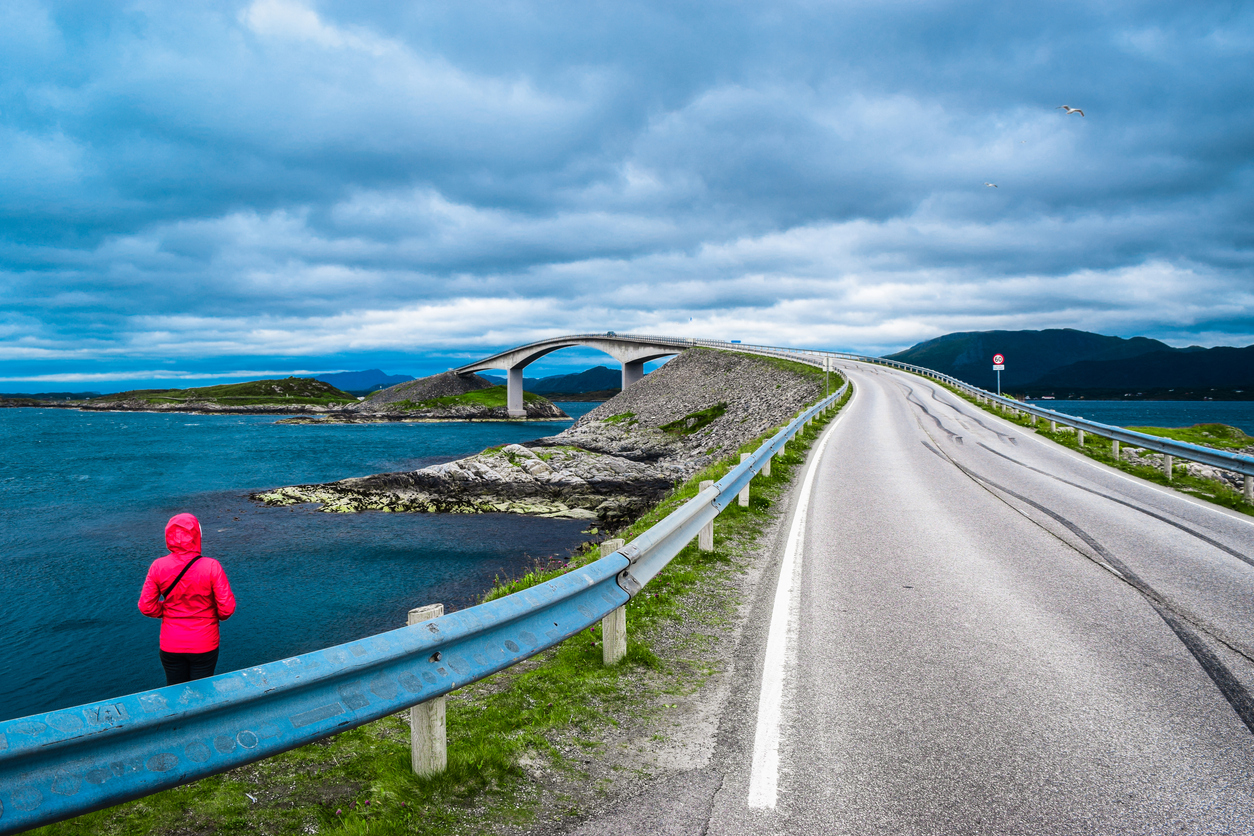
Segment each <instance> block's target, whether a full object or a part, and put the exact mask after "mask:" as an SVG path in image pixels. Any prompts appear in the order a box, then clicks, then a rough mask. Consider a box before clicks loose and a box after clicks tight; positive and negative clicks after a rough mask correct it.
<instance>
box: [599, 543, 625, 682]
mask: <svg viewBox="0 0 1254 836" xmlns="http://www.w3.org/2000/svg"><path fill="white" fill-rule="evenodd" d="M622 547H623V541H622V540H606V541H605V542H603V543H601V557H605V556H606V555H609V554H613V553H614V552H616V551H618V550H619V549H621V548H622ZM626 655H627V605H626V604H624V605H623V606H621V607H619V608H618V609H616V610H614V611H613V612H612V613H610V614H609V615H607V616H605V618H602V619H601V661H602V662H603V663H605V664H606V665H617V664H618V663H619V662H620V661H622V658H623V657H624V656H626Z"/></svg>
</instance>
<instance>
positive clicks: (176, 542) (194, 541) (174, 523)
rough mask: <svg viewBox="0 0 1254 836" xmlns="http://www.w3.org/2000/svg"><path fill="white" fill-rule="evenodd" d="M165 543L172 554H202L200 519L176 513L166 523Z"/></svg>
mask: <svg viewBox="0 0 1254 836" xmlns="http://www.w3.org/2000/svg"><path fill="white" fill-rule="evenodd" d="M165 545H166V548H168V549H169V550H170V553H171V554H200V520H198V519H196V518H195V517H193V516H192V515H191V514H176V515H175V516H173V517H170V521H169V522H168V523H166V524H165Z"/></svg>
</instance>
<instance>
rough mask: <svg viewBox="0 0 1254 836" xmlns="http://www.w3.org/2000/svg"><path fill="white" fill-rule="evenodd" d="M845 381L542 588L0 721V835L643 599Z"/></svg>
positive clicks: (281, 736) (259, 744)
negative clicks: (616, 544)
mask: <svg viewBox="0 0 1254 836" xmlns="http://www.w3.org/2000/svg"><path fill="white" fill-rule="evenodd" d="M848 385H849V384H848V383H846V384H845V385H844V386H842V387H841V388H840V389H839V390H838V391H837V392H836V393H834V394H832V395H831V396H829V397H827V398H824V399H823V400H822V401H820V402H819V403H817V404H815V405H814V406H812V407H811V408H809V409H807V410H806V411H805V412H803V413H802V414H801V415H800V416H798V417H797V418H796V419H794V420H793V421H792V422H790V423H789V424H788V426H786V427H784V428H783V429H782V430H780V431H779V432H778V433H777V434H776V435H775V436H774V437H772V438H771V439H770V440H769V441H767V442H766V443H764V444H763V445H761V446H760V447H759V448H758V450H756V451H755V452H754V453H753V454H752V455H751V456H750V457H749V458H748V459H747V460H746V461H744V462H741V463H740V464H739V465H737V466H736V467H735V468H733V469H732V470H731V471H730V472H729V473H728V474H727V475H726V476H724V477H723V478H722V479H720V480H719V481H718V482H716V483H715V484H714V486H713V487H711V488H707V489H706V490H704V491H702V492H701V493H700V494H699V495H698V496H696V497H694V498H693V499H691V500H689V501H688V502H686V503H685V504H684V505H683V506H682V507H680V508H678V509H676V510H675V511H674V512H672V513H671V514H670V515H668V516H667V517H666V518H665V519H663V520H661V521H660V522H658V523H657V524H656V525H654V526H653V527H652V528H650V529H649V530H648V531H646V532H644V533H643V534H641V535H640V536H639V537H637V538H636V539H634V540H632V541H631V542H630V543H628V544H627V545H626V546H624V547H623V548H622V549H620V550H619V551H617V552H615V553H614V554H611V555H608V556H606V557H603V558H601V559H600V560H597V561H596V562H594V563H590V564H588V565H587V566H584V567H581V568H579V569H575V570H572V571H570V572H567V573H566V574H564V575H562V576H560V577H558V578H554V579H553V580H551V581H548V582H546V583H543V584H540V585H538V586H535V587H532V588H530V589H526V590H523V591H521V592H517V593H514V594H513V595H509V596H507V597H505V598H500V599H497V600H495V601H490V602H488V603H486V604H481V605H480V606H477V607H471V608H469V609H465V610H461V611H459V612H455V613H450V614H448V615H444V616H441V617H439V618H435V619H432V620H430V621H426V622H422V623H420V624H416V625H412V626H407V627H402V628H400V629H397V630H392V631H390V632H387V633H380V634H378V635H375V636H370V637H368V638H364V639H360V640H358V641H354V642H349V643H347V644H342V645H338V646H336V647H330V648H327V649H325V650H318V651H315V652H313V653H306V654H304V655H302V656H295V657H292V658H290V659H282V660H280V661H277V662H270V663H268V664H265V665H259V666H257V667H253V668H248V669H246V670H241V671H234V672H232V673H225V674H221V675H218V676H214V677H211V678H209V679H201V680H197V681H195V682H190V683H187V684H185V685H171V686H168V687H165V688H157V689H155V690H152V691H145V692H143V693H139V694H131V695H129V696H125V697H118V698H116V699H111V700H106V701H104V702H100V703H92V704H89V705H80V706H76V707H74V708H67V709H62V710H59V711H52V712H49V713H47V714H38V715H33V716H30V717H22V718H19V719H16V720H8V721H5V722H2V723H0V833H15V832H18V831H21V830H26V829H28V828H32V827H37V826H39V825H42V824H48V823H51V822H54V821H59V820H61V819H65V818H69V817H71V816H76V815H81V814H83V813H87V812H90V811H92V810H98V809H100V808H102V807H108V806H111V805H114V804H118V803H120V802H122V801H126V800H128V799H132V798H138V797H140V796H144V795H148V794H150V793H153V792H157V791H158V790H162V789H167V788H169V787H174V786H177V785H179V784H185V783H188V782H189V781H194V780H197V779H199V778H204V777H207V776H209V775H215V774H217V773H219V772H225V771H226V770H229V769H234V768H235V767H238V766H242V765H244V764H247V763H251V762H253V761H257V760H261V759H263V758H266V757H270V756H271V755H276V754H278V753H280V752H284V751H287V750H288V749H293V748H295V747H297V746H302V745H304V744H306V743H310V742H312V741H314V740H318V739H321V738H323V737H326V736H328V735H331V734H335V733H337V732H341V731H345V730H347V729H351V728H355V727H357V726H360V725H362V724H364V723H368V722H370V721H372V720H377V719H379V718H380V717H384V716H386V715H388V714H393V713H396V712H398V711H401V710H402V709H405V708H408V707H409V706H412V705H417V704H418V703H420V702H425V701H426V700H429V699H432V698H434V697H438V696H441V695H443V694H447V693H448V692H450V691H452V690H454V689H456V688H460V687H462V686H464V685H467V684H469V683H471V682H474V681H476V680H479V679H482V678H484V677H486V676H489V675H490V674H493V673H496V672H497V671H500V670H503V669H505V668H507V667H509V666H511V665H513V664H516V663H517V662H520V661H522V660H523V659H527V658H529V657H531V656H534V655H536V654H537V653H540V652H541V651H543V650H545V649H547V648H549V647H552V646H553V645H555V644H557V643H559V642H561V641H562V640H563V639H566V638H569V637H570V636H573V635H575V634H576V633H578V632H580V631H581V630H585V629H587V628H588V627H591V626H593V625H595V624H596V623H597V622H599V621H600V620H601V619H602V618H603V617H604V616H606V615H608V614H609V613H610V612H612V611H613V610H615V609H617V608H618V607H621V606H622V605H624V604H625V603H627V602H628V601H629V600H630V599H631V598H633V597H634V596H635V595H636V594H637V593H639V592H640V590H641V589H642V588H643V587H644V585H645V584H647V583H648V582H649V581H650V580H651V579H652V578H653V577H654V576H656V575H657V574H658V572H660V571H661V570H662V569H663V568H664V567H665V566H666V564H667V563H669V562H670V561H671V559H672V558H674V557H675V555H677V554H678V553H679V551H680V550H681V549H683V547H684V546H685V545H687V544H688V543H689V542H690V541H691V540H692V539H693V538H694V537H695V536H697V534H698V532H700V530H701V528H702V526H704V525H705V524H706V523H708V522H709V521H710V520H712V519H714V518H715V517H716V516H718V514H719V512H720V511H722V509H723V508H725V507H727V505H728V504H730V503H731V501H732V499H733V498H734V497H735V496H736V495H737V494H738V493H739V492H740V491H741V489H742V488H744V487H745V486H746V485H748V484H749V482H750V480H751V479H752V478H753V476H754V475H755V474H756V473H757V472H758V471H759V470H760V469H761V467H762V465H763V464H764V463H765V462H766V460H767V458H768V457H770V456H772V455H774V454H775V453H777V452H779V450H780V449H781V448H782V447H783V445H784V443H785V442H787V441H788V440H789V439H790V438H792V437H793V436H794V435H796V433H797V432H798V431H799V430H801V429H802V428H803V427H804V426H805V424H806V422H807V421H809V420H810V419H812V418H814V417H815V416H816V415H817V414H818V413H819V411H821V410H823V409H826V408H827V407H828V406H830V405H832V404H833V403H835V402H836V401H837V400H838V399H839V398H840V397H841V396H842V395H843V394H844V393H845V391H846V389H847V388H848Z"/></svg>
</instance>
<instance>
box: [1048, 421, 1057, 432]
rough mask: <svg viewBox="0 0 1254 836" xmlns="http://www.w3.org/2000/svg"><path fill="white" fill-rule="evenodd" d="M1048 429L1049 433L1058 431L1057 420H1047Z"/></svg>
mask: <svg viewBox="0 0 1254 836" xmlns="http://www.w3.org/2000/svg"><path fill="white" fill-rule="evenodd" d="M1049 431H1050V432H1051V433H1056V432H1058V422H1057V421H1053V420H1051V421H1050V422H1049Z"/></svg>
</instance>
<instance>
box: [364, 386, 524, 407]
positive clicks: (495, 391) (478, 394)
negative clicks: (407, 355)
mask: <svg viewBox="0 0 1254 836" xmlns="http://www.w3.org/2000/svg"><path fill="white" fill-rule="evenodd" d="M508 397H509V394H508V391H507V390H506V387H505V386H504V385H501V386H492V387H490V388H488V389H476V390H474V391H473V392H466V393H464V394H461V395H445V396H444V397H442V398H427V399H426V400H424V401H417V402H415V401H411V400H404V401H395V402H393V403H390V404H388V406H389V407H391V408H393V409H404V410H414V409H437V408H440V407H453V406H481V407H486V408H489V409H492V408H497V407H500V408H502V409H503V408H505V407H507V406H508V405H509V403H508V400H507V399H508ZM523 402H524V403H547V402H548V401H547V399H545V398H544V397H542V396H541V395H536V394H533V393H531V392H523Z"/></svg>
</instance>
